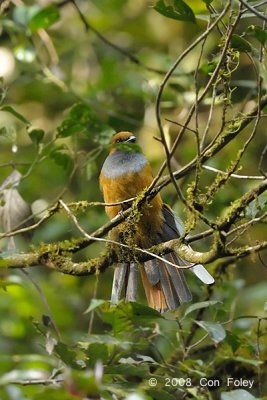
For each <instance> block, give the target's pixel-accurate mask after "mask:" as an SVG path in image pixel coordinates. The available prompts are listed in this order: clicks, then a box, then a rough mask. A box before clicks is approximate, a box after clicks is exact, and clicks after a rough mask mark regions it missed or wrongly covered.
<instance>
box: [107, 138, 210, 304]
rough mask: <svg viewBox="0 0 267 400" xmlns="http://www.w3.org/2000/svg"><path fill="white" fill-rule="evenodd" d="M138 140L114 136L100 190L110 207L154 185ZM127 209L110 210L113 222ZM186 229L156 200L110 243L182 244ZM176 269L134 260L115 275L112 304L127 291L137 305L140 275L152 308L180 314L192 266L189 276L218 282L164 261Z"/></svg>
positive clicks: (196, 268)
mask: <svg viewBox="0 0 267 400" xmlns="http://www.w3.org/2000/svg"><path fill="white" fill-rule="evenodd" d="M135 142H136V137H135V136H134V135H133V134H132V133H131V132H119V133H115V134H114V135H113V137H112V142H111V150H110V153H109V155H108V157H107V158H106V160H105V162H104V164H103V167H102V170H101V173H100V187H101V190H102V192H103V195H104V201H105V202H106V203H118V202H122V201H124V200H127V199H131V198H133V197H135V196H136V195H138V194H140V192H142V191H143V190H144V189H145V188H147V187H149V185H150V184H151V182H152V180H153V176H152V171H151V167H150V165H149V162H148V160H147V159H146V157H145V156H144V155H143V153H142V152H141V151H140V148H139V147H138V146H137V145H136V144H135ZM129 206H130V205H129V204H128V205H127V204H125V203H124V204H122V205H113V206H106V208H105V209H106V213H107V215H108V216H109V217H110V218H113V217H115V216H116V215H117V214H118V213H119V212H121V211H123V210H124V209H125V208H127V207H129ZM182 231H183V225H182V223H181V221H180V220H179V218H178V217H176V216H175V215H174V213H173V211H172V210H171V208H170V207H168V206H167V205H166V204H164V203H163V202H162V199H161V196H160V194H157V195H156V196H155V197H154V198H153V199H152V200H151V201H150V203H149V204H147V203H146V204H144V205H143V207H142V209H141V211H140V215H138V216H137V218H136V220H135V221H133V222H132V221H130V222H129V221H128V224H127V220H126V221H124V222H122V223H121V224H119V225H118V226H117V227H116V228H113V230H112V231H111V238H112V239H113V240H116V241H120V242H124V243H125V244H128V245H131V244H133V245H137V246H139V247H141V248H143V249H146V248H149V247H151V246H153V245H155V244H159V243H162V242H166V241H169V240H171V239H175V238H178V237H179V236H180V235H181V233H182ZM163 258H164V259H165V260H166V261H170V262H171V263H173V264H175V265H177V268H176V267H174V266H172V265H170V264H168V263H165V262H164V261H161V260H159V259H157V258H155V259H152V260H149V261H147V262H145V263H144V265H139V268H138V265H137V264H136V262H135V261H134V260H133V261H132V262H129V263H126V262H125V263H119V264H118V265H117V266H116V268H115V272H114V278H113V287H112V294H111V302H112V303H118V301H119V300H120V298H121V296H122V294H123V291H124V296H125V298H126V300H127V301H136V293H137V275H138V269H139V270H140V273H141V278H142V282H143V286H144V289H145V293H146V297H147V301H148V304H149V306H150V307H153V308H155V309H157V310H158V311H160V312H165V311H168V310H174V309H176V308H177V307H178V306H179V305H180V303H182V302H187V301H190V300H191V299H192V296H191V292H190V290H189V288H188V286H187V284H186V281H185V278H184V272H183V269H181V268H179V266H186V265H188V266H189V267H190V268H189V269H190V271H192V272H193V273H195V275H196V276H198V278H199V279H200V280H201V281H203V282H204V283H206V284H211V283H213V282H214V279H213V277H212V276H211V275H210V274H209V273H208V271H207V270H206V269H205V268H204V267H203V266H202V265H200V264H198V265H194V264H190V263H188V262H186V261H185V260H182V259H181V258H180V257H178V256H177V255H176V254H175V252H171V253H168V254H166V255H164V257H163Z"/></svg>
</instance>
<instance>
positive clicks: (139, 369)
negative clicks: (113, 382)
mask: <svg viewBox="0 0 267 400" xmlns="http://www.w3.org/2000/svg"><path fill="white" fill-rule="evenodd" d="M105 372H106V373H107V374H110V375H123V376H124V377H125V376H138V377H140V378H146V377H148V376H149V375H150V372H149V367H148V365H147V364H138V365H134V364H127V363H123V364H120V365H111V366H109V367H107V368H106V371H105Z"/></svg>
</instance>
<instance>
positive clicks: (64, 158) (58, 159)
mask: <svg viewBox="0 0 267 400" xmlns="http://www.w3.org/2000/svg"><path fill="white" fill-rule="evenodd" d="M49 157H50V158H52V159H53V160H54V161H55V163H56V164H58V165H60V166H61V167H62V168H64V169H68V168H69V166H70V164H71V158H70V156H69V154H68V153H67V149H65V147H64V146H58V147H56V148H55V149H53V150H52V151H51V152H50V154H49Z"/></svg>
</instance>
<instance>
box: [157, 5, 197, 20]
mask: <svg viewBox="0 0 267 400" xmlns="http://www.w3.org/2000/svg"><path fill="white" fill-rule="evenodd" d="M154 9H155V10H156V11H157V12H159V13H160V14H162V15H164V16H165V17H167V18H171V19H176V20H178V21H188V22H192V23H194V24H195V23H196V18H195V15H194V13H193V11H192V9H191V8H190V7H189V5H188V4H186V3H185V2H184V1H183V0H174V2H173V6H170V5H166V4H165V2H164V0H159V1H158V2H157V4H156V5H155V6H154Z"/></svg>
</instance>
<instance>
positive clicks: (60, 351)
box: [54, 342, 81, 369]
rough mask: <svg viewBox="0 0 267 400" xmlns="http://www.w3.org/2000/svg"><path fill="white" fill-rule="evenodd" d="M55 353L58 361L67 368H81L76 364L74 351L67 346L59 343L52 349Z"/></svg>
mask: <svg viewBox="0 0 267 400" xmlns="http://www.w3.org/2000/svg"><path fill="white" fill-rule="evenodd" d="M54 351H55V353H56V354H57V355H58V356H59V358H60V360H61V361H63V362H64V363H65V364H66V365H67V366H68V367H72V368H76V369H77V368H78V369H80V368H81V367H80V366H79V364H78V363H77V361H76V359H77V354H76V352H75V351H74V350H71V349H70V348H69V346H67V345H66V344H65V343H63V342H59V343H57V344H56V345H55V347H54Z"/></svg>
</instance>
